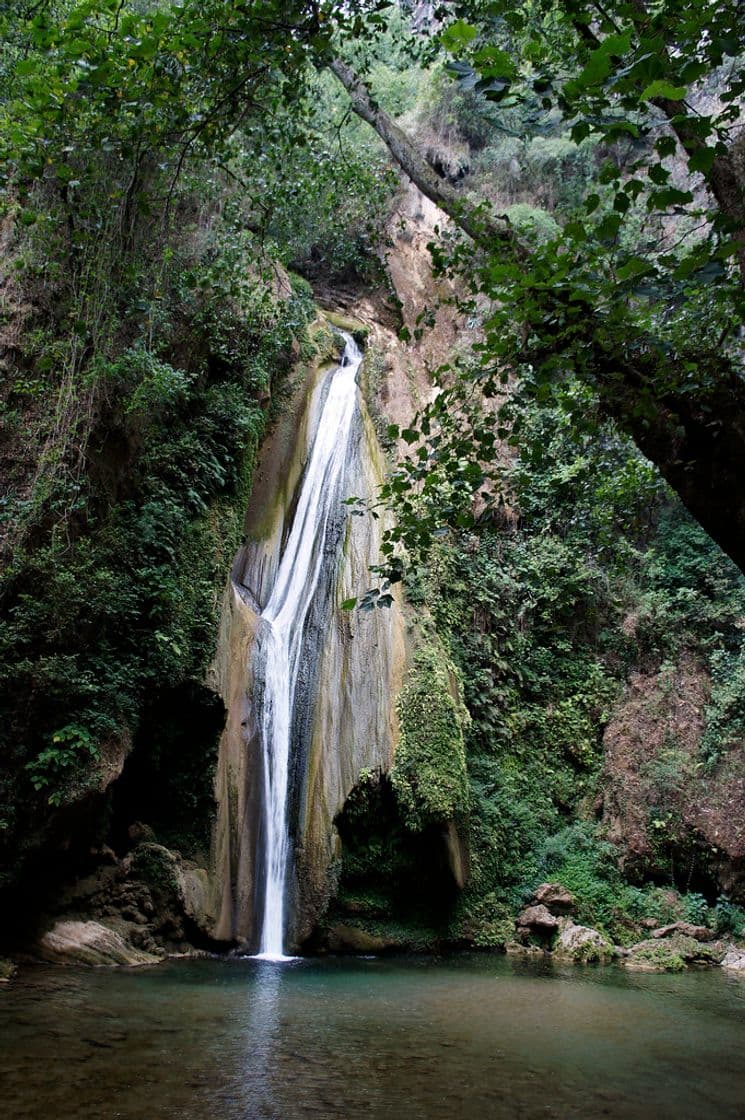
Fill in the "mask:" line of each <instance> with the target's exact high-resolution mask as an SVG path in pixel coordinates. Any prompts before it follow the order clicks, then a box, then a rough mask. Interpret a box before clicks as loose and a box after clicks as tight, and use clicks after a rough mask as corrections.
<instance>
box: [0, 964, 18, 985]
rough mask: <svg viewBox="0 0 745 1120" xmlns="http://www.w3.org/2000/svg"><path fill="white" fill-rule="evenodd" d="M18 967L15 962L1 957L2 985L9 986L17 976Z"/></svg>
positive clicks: (0, 981)
mask: <svg viewBox="0 0 745 1120" xmlns="http://www.w3.org/2000/svg"><path fill="white" fill-rule="evenodd" d="M16 971H17V969H16V966H15V965H14V964H13V961H9V960H6V958H5V957H0V984H7V983H8V981H10V980H12V979H13V977H14V976H15V974H16Z"/></svg>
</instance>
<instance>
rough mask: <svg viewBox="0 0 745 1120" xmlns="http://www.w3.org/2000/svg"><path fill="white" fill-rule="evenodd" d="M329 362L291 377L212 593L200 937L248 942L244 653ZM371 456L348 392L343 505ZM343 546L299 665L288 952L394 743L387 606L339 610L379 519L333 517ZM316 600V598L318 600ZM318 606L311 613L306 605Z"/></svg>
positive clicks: (256, 767)
mask: <svg viewBox="0 0 745 1120" xmlns="http://www.w3.org/2000/svg"><path fill="white" fill-rule="evenodd" d="M326 369H328V365H326V366H323V365H322V364H318V365H316V366H314V367H311V368H309V369H307V370H305V371H304V373H303V374H302V375H299V376H298V378H297V381H296V384H295V387H294V390H293V392H292V395H291V399H290V400H289V402H288V404H287V405H286V406H285V407H284V409H283V415H282V418H281V419H280V421H279V422H278V423H277V425H276V427H275V428H274V430H273V432H272V433H271V435H270V437H269V439H268V440H267V441H266V444H265V446H264V448H263V449H262V452H261V457H260V461H259V464H258V465H257V469H256V471H255V474H254V486H253V492H252V495H251V498H250V501H249V507H248V512H247V515H246V525H245V530H246V533H245V543H244V545H243V547H242V548H241V549H240V550H239V552H238V554H237V556H236V557H235V561H234V564H233V568H232V572H231V577H230V580H229V584H228V587H227V589H226V593H225V601H224V608H223V615H222V624H221V633H220V640H219V648H218V653H217V656H216V659H215V664H214V666H213V671H212V677H213V679H212V684H213V687H214V688H215V689H216V691H218V692H219V693H220V695H221V696H222V698H223V701H224V703H225V706H226V709H227V712H228V716H227V721H226V726H225V729H224V732H223V735H222V739H221V743H220V752H219V761H218V770H217V776H216V798H217V803H218V814H217V824H216V830H215V837H214V844H213V855H212V871H211V890H210V903H209V907H208V910H209V912H210V915H211V917H210V925H211V928H210V932H211V933H212V935H213V936H215V937H216V938H219V939H221V940H235V941H238V942H241V943H244V944H246V945H247V946H249V947H253V946H254V945H255V944H256V941H257V937H258V929H257V920H256V915H257V900H258V897H259V893H260V884H257V883H256V882H255V867H256V862H257V852H258V849H259V845H260V843H261V795H262V769H261V767H262V759H261V753H260V750H261V748H260V743H259V739H258V735H257V729H256V724H255V716H254V707H253V703H252V693H253V680H252V670H251V660H252V658H251V654H252V648H253V642H254V638H255V634H256V627H257V623H258V618H259V615H260V613H261V610H262V609H263V606H264V605H265V604H266V602H267V600H268V598H269V595H270V593H271V587H272V584H273V580H274V577H275V575H276V571H277V567H278V565H279V561H280V558H281V555H282V546H283V542H284V539H285V536H286V533H287V531H288V528H289V525H290V523H291V519H292V513H293V508H294V502H295V496H296V493H297V489H298V483H299V482H300V479H301V477H302V473H303V469H304V465H305V462H306V459H307V455H308V450H309V446H310V442H311V440H312V436H313V433H314V430H315V426H316V424H317V421H318V408H317V397H316V399H315V400H314V394H313V390H314V388H315V386H316V385H317V383H318V379H319V377H321V376H322V375H323V373H324V371H325V370H326ZM384 469H385V468H384V462H383V456H382V453H381V450H380V447H379V445H378V441H377V438H376V435H375V431H374V428H373V425H372V423H371V421H370V418H369V416H368V414H367V409H366V406H365V404H364V401H363V400H362V398H361V397H360V409H359V414H358V417H357V421H356V428H355V435H354V441H353V454H352V456H351V457H350V462H349V465H348V471H347V478H346V490H347V493H348V495H349V496H355V497H360V498H366V497H372V496H374V494H375V493H376V492H377V488H378V487H379V485H380V483H381V481H382V478H383V474H384ZM339 517H340V527H341V533H342V547H341V548H340V550H339V554H338V556H337V557H336V558H334V557H331V558H330V563H329V566H328V571H327V572H325V584H324V589H323V596H324V597H325V598H324V603H325V605H324V607H323V617H320V618H317V619H316V630H317V638H316V640H317V643H318V645H317V650H316V651H315V655H314V656H313V657H312V658H309V662H310V661H312V664H309V665H308V667H307V679H308V682H309V683H308V688H309V690H310V692H309V699H308V702H307V706H308V728H307V734H306V736H305V739H306V742H305V745H304V747H303V750H302V752H301V753H302V757H301V759H300V768H299V772H298V773H296V774H295V781H294V790H293V792H292V793H291V797H292V801H293V805H294V814H293V816H294V833H295V853H296V855H295V865H294V869H293V874H292V876H291V881H290V883H289V884H288V889H289V893H290V898H291V901H292V903H293V905H291V907H290V909H291V910H292V911H293V913H294V922H293V924H292V928H291V930H290V937H291V940H292V941H293V942H294V943H295V944H300V943H301V942H302V940H303V939H304V938H305V937H307V936H308V934H309V933H310V931H311V929H312V927H313V925H314V924H315V921H316V920H317V918H318V916H319V915H320V913H321V912H322V910H323V909H324V907H325V905H326V903H327V901H328V897H329V894H330V891H331V890H332V889H333V883H334V859H335V855H336V853H337V848H338V838H337V836H336V830H335V827H334V818H335V817H336V815H337V814H338V813H339V812H340V811H341V809H342V807H343V805H344V802H345V800H346V798H347V796H348V795H349V792H350V791H351V789H352V788H353V786H354V785H355V784H356V782H357V781H358V779H359V775H360V772H361V771H362V770H363V769H365V768H369V769H377V768H380V769H386V770H387V769H389V768H390V766H391V764H392V759H393V754H394V750H395V742H396V734H397V727H396V718H395V703H394V699H395V696H396V694H397V692H398V691H399V689H400V687H401V681H402V678H403V673H404V662H405V649H404V646H405V643H404V621H403V617H402V614H401V611H400V609H399V608H398V607H397V606H394V607H393V608H392V609H391V610H390V611H384V610H376V611H373V612H369V613H368V614H366V615H363V614H361V613H360V612H350V611H347V610H342V608H341V604H342V602H343V601H344V600H345V599H348V598H351V597H353V596H355V595H361V594H363V593H364V591H365V590H366V589H367V587H368V586H369V583H370V575H369V568H370V565H371V564H374V563H376V562H377V561H378V560H379V551H378V550H379V544H380V537H381V534H382V532H383V523H382V522H381V521H374V520H373V519H372V518H369V517H355V516H352V515H351V514H349V513H348V512H346V511H345V510H340V511H339ZM319 598H320V596H319ZM319 609H320V608H319Z"/></svg>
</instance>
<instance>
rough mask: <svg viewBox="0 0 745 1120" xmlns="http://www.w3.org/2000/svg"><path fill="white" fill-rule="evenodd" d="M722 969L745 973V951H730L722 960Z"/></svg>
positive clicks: (734, 949) (733, 949) (732, 949)
mask: <svg viewBox="0 0 745 1120" xmlns="http://www.w3.org/2000/svg"><path fill="white" fill-rule="evenodd" d="M722 968H727V969H730V970H731V971H732V972H742V973H745V949H736V948H734V947H732V948H731V949H728V950H727V952H726V953H725V954H724V957H723V958H722Z"/></svg>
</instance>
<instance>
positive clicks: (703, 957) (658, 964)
mask: <svg viewBox="0 0 745 1120" xmlns="http://www.w3.org/2000/svg"><path fill="white" fill-rule="evenodd" d="M729 949H730V946H729V945H727V944H726V943H725V942H722V941H713V942H709V943H708V944H707V943H703V942H701V941H697V940H696V939H695V938H694V937H689V936H687V935H686V934H683V933H674V934H672V935H671V936H669V937H658V938H649V939H648V940H646V941H639V942H637V943H636V945H632V946H631V948H630V949H629V950H628V953H627V954H625V955H624V958H623V963H624V965H625V966H626V967H627V968H633V969H640V970H642V971H649V972H682V971H683V969H685V968H686V967H688V966H689V965H701V964H703V965H717V964H721V963H722V961H723V960H724V957H725V956H726V955H727V952H728V950H729Z"/></svg>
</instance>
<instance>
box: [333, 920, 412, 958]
mask: <svg viewBox="0 0 745 1120" xmlns="http://www.w3.org/2000/svg"><path fill="white" fill-rule="evenodd" d="M326 947H327V948H328V950H329V952H331V953H384V952H386V951H389V950H391V949H394V948H397V942H395V941H392V940H390V939H388V938H385V937H377V936H376V935H375V934H372V933H367V932H366V931H365V930H363V929H359V927H357V926H348V925H345V924H344V923H338V924H337V925H335V926H332V927H331V929H330V930H329V931H328V933H327V935H326Z"/></svg>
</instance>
